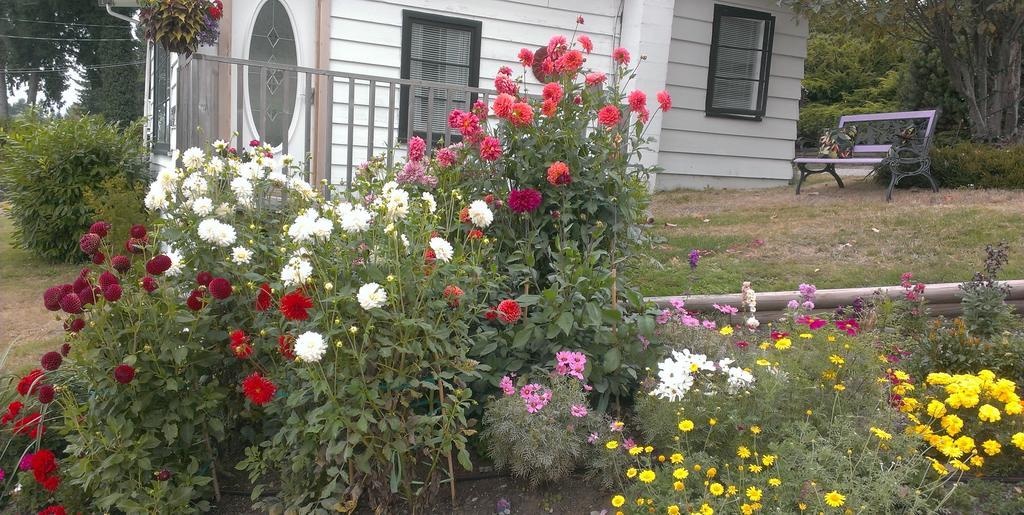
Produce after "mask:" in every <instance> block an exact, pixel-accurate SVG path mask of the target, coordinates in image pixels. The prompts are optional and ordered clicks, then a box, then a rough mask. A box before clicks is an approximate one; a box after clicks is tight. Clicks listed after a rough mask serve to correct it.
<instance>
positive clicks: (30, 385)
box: [17, 368, 43, 396]
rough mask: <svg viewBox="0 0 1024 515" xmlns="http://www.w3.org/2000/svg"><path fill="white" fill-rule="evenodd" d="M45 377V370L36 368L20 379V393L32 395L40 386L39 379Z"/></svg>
mask: <svg viewBox="0 0 1024 515" xmlns="http://www.w3.org/2000/svg"><path fill="white" fill-rule="evenodd" d="M41 377H43V371H42V370H40V369H38V368H36V369H33V370H32V371H31V372H29V373H28V374H27V375H26V376H25V377H22V378H21V380H20V381H18V388H17V390H18V394H20V395H22V396H26V395H32V394H35V393H36V390H37V389H38V388H39V379H40V378H41Z"/></svg>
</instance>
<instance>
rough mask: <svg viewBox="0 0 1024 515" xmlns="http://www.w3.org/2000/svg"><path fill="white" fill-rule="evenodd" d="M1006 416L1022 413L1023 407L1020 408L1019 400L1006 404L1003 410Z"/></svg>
mask: <svg viewBox="0 0 1024 515" xmlns="http://www.w3.org/2000/svg"><path fill="white" fill-rule="evenodd" d="M1003 411H1005V412H1006V414H1007V415H1020V414H1021V412H1022V411H1024V406H1021V402H1020V400H1018V401H1016V402H1008V403H1006V408H1004V409H1003Z"/></svg>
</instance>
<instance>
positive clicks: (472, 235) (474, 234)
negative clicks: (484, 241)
mask: <svg viewBox="0 0 1024 515" xmlns="http://www.w3.org/2000/svg"><path fill="white" fill-rule="evenodd" d="M483 237H484V233H483V231H481V230H480V229H471V230H470V231H469V233H467V234H466V238H468V239H471V240H479V239H480V238H483Z"/></svg>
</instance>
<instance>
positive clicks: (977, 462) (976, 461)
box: [971, 454, 985, 467]
mask: <svg viewBox="0 0 1024 515" xmlns="http://www.w3.org/2000/svg"><path fill="white" fill-rule="evenodd" d="M984 464H985V458H982V457H981V456H978V455H977V454H975V455H974V456H971V465H974V466H975V467H980V466H982V465H984Z"/></svg>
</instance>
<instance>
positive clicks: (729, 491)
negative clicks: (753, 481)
mask: <svg viewBox="0 0 1024 515" xmlns="http://www.w3.org/2000/svg"><path fill="white" fill-rule="evenodd" d="M738 491H739V489H737V488H736V485H729V488H726V489H725V493H726V495H736V492H738Z"/></svg>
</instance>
